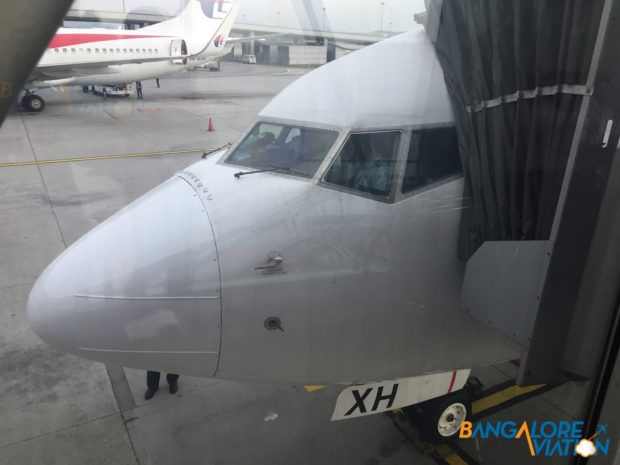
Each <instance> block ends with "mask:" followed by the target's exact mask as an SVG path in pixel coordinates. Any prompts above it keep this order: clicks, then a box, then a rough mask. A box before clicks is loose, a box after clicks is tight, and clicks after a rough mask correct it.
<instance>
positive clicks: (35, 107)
mask: <svg viewBox="0 0 620 465" xmlns="http://www.w3.org/2000/svg"><path fill="white" fill-rule="evenodd" d="M22 107H24V110H26V111H30V112H33V113H40V112H42V111H43V109H44V108H45V100H43V98H42V97H41V96H39V95H36V94H26V95H24V97H23V98H22Z"/></svg>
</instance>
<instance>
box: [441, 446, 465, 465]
mask: <svg viewBox="0 0 620 465" xmlns="http://www.w3.org/2000/svg"><path fill="white" fill-rule="evenodd" d="M435 453H436V454H437V455H439V456H440V457H441V458H442V459H444V460H445V461H446V462H447V463H449V464H450V465H468V463H467V462H466V461H465V460H463V458H462V457H461V456H460V455H458V454H457V453H456V452H454V450H452V448H450V446H448V445H446V444H442V445H440V446H437V447H435Z"/></svg>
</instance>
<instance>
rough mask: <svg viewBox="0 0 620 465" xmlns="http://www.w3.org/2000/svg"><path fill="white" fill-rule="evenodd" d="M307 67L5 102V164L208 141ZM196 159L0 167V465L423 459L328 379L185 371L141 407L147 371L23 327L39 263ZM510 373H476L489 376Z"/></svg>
mask: <svg viewBox="0 0 620 465" xmlns="http://www.w3.org/2000/svg"><path fill="white" fill-rule="evenodd" d="M304 72H305V71H298V70H287V69H283V68H276V67H265V66H260V65H241V64H235V63H223V70H222V71H221V72H219V73H218V72H206V71H199V72H191V73H186V74H182V75H179V76H175V77H171V78H167V79H162V80H161V86H162V87H161V89H156V88H155V85H154V83H153V82H145V83H144V94H145V99H144V100H143V101H137V100H135V98H134V97H130V98H122V97H121V98H109V99H108V100H107V101H103V100H102V99H101V98H100V97H95V96H92V95H84V94H82V92H81V90H80V89H77V88H73V89H66V90H65V91H59V92H57V93H53V92H51V91H50V92H47V93H44V94H42V95H43V96H44V97H46V99H47V102H48V107H47V109H46V110H45V112H44V113H42V114H28V113H24V112H22V111H21V110H20V109H19V108H15V109H14V111H13V112H12V113H11V114H10V116H9V117H8V119H7V120H6V121H5V123H4V125H3V126H2V128H0V164H2V163H10V162H28V161H35V160H36V161H44V160H62V159H66V158H70V157H86V156H106V155H123V154H139V153H145V152H175V151H181V150H186V149H192V150H193V149H202V148H214V147H219V146H221V145H223V144H225V143H227V142H230V141H234V140H235V139H236V138H237V137H238V136H239V135H240V133H241V132H242V131H243V130H244V129H246V128H247V126H248V125H250V124H251V123H252V121H253V120H254V119H255V116H256V113H257V112H258V111H259V110H260V109H261V108H262V106H264V105H265V104H266V103H267V102H268V101H269V99H270V98H271V97H272V96H273V95H274V94H276V93H277V92H278V91H279V90H281V89H282V88H284V87H285V86H286V85H287V84H289V83H290V82H292V81H293V80H294V79H296V78H297V77H298V76H299V75H301V74H303V73H304ZM209 118H211V120H212V122H213V124H214V126H215V131H214V132H208V131H207V129H208V125H209ZM199 156H200V154H199V153H190V154H167V155H158V156H149V157H137V158H112V159H107V160H97V161H81V162H63V163H57V164H40V165H33V166H18V167H0V218H1V219H2V225H1V227H0V302H1V305H0V419H2V420H3V421H2V422H0V465H14V464H63V465H71V464H76V465H77V464H80V465H82V464H84V463H88V464H90V465H97V464H104V463H106V464H119V465H120V464H140V465H146V464H152V465H160V464H161V465H169V464H173V463H179V464H184V465H192V464H222V465H224V464H235V465H238V464H265V465H267V464H269V465H275V464H287V465H289V464H365V465H379V464H401V463H402V464H405V463H407V464H429V463H434V462H433V461H432V460H431V459H430V458H429V457H428V456H425V455H421V454H420V453H418V452H417V450H416V449H415V448H414V447H413V446H412V445H411V444H410V443H409V442H408V441H407V440H406V439H405V437H404V436H403V435H402V434H401V433H400V432H399V431H398V430H397V429H396V428H395V427H394V426H393V424H392V423H391V421H390V420H389V419H388V418H387V417H386V416H385V415H374V416H370V417H365V418H361V419H357V420H351V421H341V422H330V421H329V419H330V417H331V414H332V409H333V406H334V403H335V399H336V397H337V395H338V393H339V391H338V389H337V388H333V387H328V388H326V389H323V390H320V391H318V392H315V393H312V394H311V393H308V392H306V391H305V390H304V389H303V388H302V387H295V386H270V385H251V384H242V383H232V382H225V381H218V380H208V379H199V378H189V377H182V378H181V379H180V390H179V392H178V393H177V394H176V395H170V394H169V393H168V392H167V390H166V387H167V386H166V383H165V381H162V388H161V389H160V391H159V392H158V393H157V395H156V396H155V397H154V398H153V399H152V400H151V401H148V402H147V401H144V398H143V394H144V389H145V373H144V372H142V371H138V370H129V369H124V370H123V369H121V368H119V367H105V366H103V365H102V364H99V363H94V362H89V361H86V360H82V359H79V358H75V357H73V356H70V355H66V354H63V353H60V352H58V351H56V350H54V349H52V348H51V347H49V346H47V345H45V344H44V343H42V342H41V341H40V340H39V339H38V338H37V337H36V336H35V335H34V334H33V333H32V332H31V330H30V328H29V326H28V323H27V321H26V315H25V309H26V300H27V297H28V293H29V290H30V288H31V286H32V284H33V283H34V280H35V279H36V278H37V276H38V275H39V273H40V272H41V271H42V270H43V269H44V267H45V266H46V265H47V264H48V263H49V262H50V261H51V260H52V259H53V258H54V257H55V256H56V255H58V254H59V253H60V252H61V251H62V250H64V249H65V248H66V247H67V246H68V245H70V244H71V243H73V242H74V241H75V240H76V239H78V238H79V237H80V236H81V235H83V234H84V233H86V232H87V231H88V230H90V229H91V228H92V227H93V226H95V225H97V224H98V223H100V222H101V221H102V220H104V219H105V218H107V217H108V216H109V215H111V214H112V213H114V212H115V211H117V210H118V209H120V208H121V207H122V206H124V205H126V204H127V203H129V202H131V201H132V200H134V199H135V198H137V197H138V196H140V195H141V194H143V193H144V192H146V191H148V190H149V189H151V188H153V187H155V186H156V185H157V184H159V183H161V182H162V181H163V180H165V179H166V178H168V177H169V176H171V175H172V174H173V173H174V172H175V171H176V170H178V169H180V168H183V167H185V166H187V165H189V164H191V163H193V162H194V161H196V160H197V159H198V158H199ZM513 369H514V367H513V368H511V367H510V366H507V367H496V368H494V367H490V368H486V369H480V370H476V374H477V375H478V376H479V377H480V378H481V379H482V381H483V382H484V383H485V384H486V385H491V384H494V383H499V382H502V381H504V380H506V379H509V378H511V377H514V373H512V372H511V371H510V370H513ZM586 387H587V385H586V384H585V383H569V384H567V385H565V386H562V387H560V388H558V389H556V390H554V391H551V392H548V393H546V394H544V395H542V396H540V397H537V398H534V399H530V400H528V401H527V403H526V404H522V406H516V407H512V408H511V410H510V411H507V412H500V413H498V414H495V416H494V417H493V418H499V419H502V418H524V419H529V418H530V416H529V415H530V414H535V416H536V417H539V416H540V417H541V418H549V419H557V418H571V417H572V418H576V417H577V416H578V415H579V410H580V407H581V405H582V402H583V400H582V399H583V396H584V395H585V390H586ZM461 443H462V444H461V445H462V447H463V448H464V449H467V450H468V452H469V453H470V455H471V456H473V457H475V458H476V459H477V460H478V461H479V462H480V463H484V464H504V463H524V462H523V460H525V458H527V457H525V458H524V455H523V450H522V449H523V444H521V443H518V442H517V441H512V442H509V441H500V442H497V441H496V442H493V443H491V442H489V443H482V444H481V443H474V442H473V441H470V442H467V441H461ZM531 463H538V462H537V461H532V462H531Z"/></svg>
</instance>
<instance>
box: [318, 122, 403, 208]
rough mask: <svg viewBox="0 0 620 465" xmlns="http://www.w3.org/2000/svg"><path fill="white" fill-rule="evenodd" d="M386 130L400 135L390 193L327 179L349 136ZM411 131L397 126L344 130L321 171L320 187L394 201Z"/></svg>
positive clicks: (375, 199)
mask: <svg viewBox="0 0 620 465" xmlns="http://www.w3.org/2000/svg"><path fill="white" fill-rule="evenodd" d="M384 132H398V133H399V136H398V145H397V147H396V151H395V153H396V156H395V161H394V165H393V168H392V183H391V185H390V193H389V195H387V196H383V195H378V194H373V193H371V192H363V191H360V190H358V189H353V188H350V187H346V186H341V185H338V184H333V183H330V182H327V181H325V176H326V175H327V173H328V172H329V170H330V169H331V167H332V165H333V164H334V163H335V162H336V159H337V158H338V156H340V152H341V151H342V149H343V148H344V146H345V144H346V143H347V142H348V140H349V138H350V137H351V136H352V135H355V134H377V133H384ZM409 132H410V131H407V130H406V129H403V128H402V127H397V128H377V129H349V130H347V131H344V134H343V136H344V137H342V140H340V143H339V144H338V145H337V147H336V151H335V153H334V154H333V155H332V157H331V158H330V159H329V164H327V166H325V167H324V169H323V171H322V172H321V173H320V174H321V176H320V178H319V182H318V185H319V186H320V187H324V188H327V189H332V190H336V191H339V192H344V193H346V194H350V195H355V196H357V197H362V198H366V199H370V200H374V201H377V202H381V203H394V202H395V199H396V197H397V193H398V191H397V188H399V187H400V185H401V179H400V178H401V167H402V157H403V150H404V148H405V147H409V144H408V139H407V137H408V135H409V134H408V133H409ZM404 142H407V144H405V143H404Z"/></svg>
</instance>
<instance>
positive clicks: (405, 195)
mask: <svg viewBox="0 0 620 465" xmlns="http://www.w3.org/2000/svg"><path fill="white" fill-rule="evenodd" d="M452 127H455V124H454V123H453V122H448V123H439V124H425V125H420V126H414V127H410V128H408V129H407V146H406V147H405V150H404V151H403V152H404V153H403V154H402V155H403V156H402V158H401V159H400V160H399V164H400V167H399V175H398V176H399V177H398V190H397V191H396V199H395V202H396V203H398V202H401V201H403V200H406V199H409V198H411V197H415V196H417V195H420V194H423V193H424V192H426V191H428V190H430V189H434V188H436V187H438V186H441V185H443V184H448V183H451V182H454V181H458V180H460V179H463V178H464V174H463V172H462V170H461V173H456V174H454V175H452V176H446V177H444V178H441V179H438V180H437V181H435V182H432V183H429V184H425V185H423V186H420V187H418V188H415V189H412V190H410V191H407V192H403V184H404V181H405V179H404V178H405V172H406V170H407V160H408V158H409V149H410V146H411V139H412V136H413V133H415V132H418V131H424V130H432V129H440V128H452Z"/></svg>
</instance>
